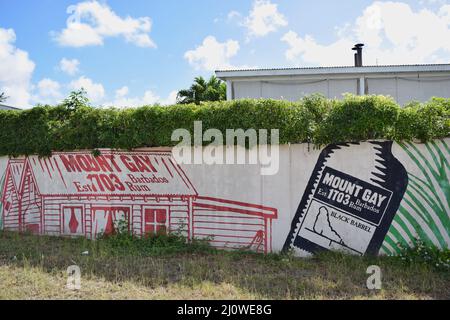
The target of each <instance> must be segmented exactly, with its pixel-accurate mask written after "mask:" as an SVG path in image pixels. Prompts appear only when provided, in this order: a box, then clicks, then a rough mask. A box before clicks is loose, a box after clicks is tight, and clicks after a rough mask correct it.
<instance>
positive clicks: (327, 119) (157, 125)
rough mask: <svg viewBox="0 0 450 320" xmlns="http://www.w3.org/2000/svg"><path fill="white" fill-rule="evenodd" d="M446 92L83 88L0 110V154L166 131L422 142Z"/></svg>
mask: <svg viewBox="0 0 450 320" xmlns="http://www.w3.org/2000/svg"><path fill="white" fill-rule="evenodd" d="M449 106H450V99H442V98H434V99H432V100H430V101H429V102H427V103H422V104H421V103H411V104H410V105H408V106H406V107H405V108H401V107H400V106H399V105H398V104H396V103H395V102H394V101H393V100H392V99H390V98H387V97H384V96H351V95H348V96H346V97H345V99H343V100H328V99H325V98H324V97H322V96H320V95H312V96H309V97H305V98H303V99H302V100H300V101H298V102H288V101H279V100H270V99H259V100H254V99H243V100H235V101H216V102H203V103H201V104H199V105H197V104H178V105H174V106H168V107H162V106H158V105H155V106H144V107H140V108H136V109H115V108H107V109H100V108H93V107H91V106H89V105H87V100H86V99H85V97H84V94H83V93H82V92H76V93H73V94H72V95H71V96H70V97H69V98H68V99H66V100H65V101H64V102H63V103H62V104H61V105H59V106H56V107H52V106H38V107H35V108H33V109H30V110H24V111H0V128H2V130H0V155H13V156H16V155H29V154H39V155H43V156H45V155H49V154H50V152H51V151H67V150H77V149H94V150H95V149H98V148H113V149H133V148H138V147H160V146H173V145H176V144H177V143H178V142H177V141H171V135H172V132H173V130H175V129H179V128H185V129H187V130H189V131H190V132H191V133H192V134H193V129H194V121H196V120H201V121H202V122H203V130H204V131H205V130H207V129H210V128H216V129H219V130H221V131H222V133H223V134H225V130H226V129H244V130H247V129H255V130H258V129H268V130H270V129H279V130H280V131H279V133H280V143H302V142H308V143H314V144H317V145H325V144H329V143H339V142H349V141H362V140H368V139H392V140H397V141H402V140H405V141H412V140H416V139H418V140H422V141H428V140H431V139H436V138H443V137H447V136H449V132H450V117H449V113H450V107H449Z"/></svg>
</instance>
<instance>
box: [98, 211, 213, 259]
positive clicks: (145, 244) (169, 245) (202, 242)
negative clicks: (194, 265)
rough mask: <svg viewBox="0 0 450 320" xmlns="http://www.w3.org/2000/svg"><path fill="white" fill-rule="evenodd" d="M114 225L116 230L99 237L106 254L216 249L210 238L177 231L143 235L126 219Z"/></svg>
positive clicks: (185, 251) (150, 254)
mask: <svg viewBox="0 0 450 320" xmlns="http://www.w3.org/2000/svg"><path fill="white" fill-rule="evenodd" d="M114 227H115V232H114V233H113V234H110V235H99V236H98V237H97V240H98V241H97V246H98V249H100V250H101V251H102V252H103V253H105V254H109V255H111V254H112V255H121V256H123V255H137V256H152V255H161V254H173V253H192V252H198V253H200V252H201V253H206V252H208V253H212V252H215V249H214V248H213V247H211V246H210V245H209V243H208V239H193V240H191V241H189V240H188V239H187V238H186V237H185V236H183V235H182V234H181V233H180V232H176V231H175V232H173V233H171V234H169V235H167V234H165V233H162V232H161V233H159V234H155V235H146V236H144V237H141V236H137V235H135V234H133V233H132V232H131V231H130V230H129V223H128V221H127V220H125V219H124V220H119V221H117V222H116V223H115V226H114Z"/></svg>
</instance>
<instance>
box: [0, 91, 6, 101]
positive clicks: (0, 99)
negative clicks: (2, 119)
mask: <svg viewBox="0 0 450 320" xmlns="http://www.w3.org/2000/svg"><path fill="white" fill-rule="evenodd" d="M6 99H8V97H7V96H6V94H5V93H4V92H2V93H0V103H1V102H4V101H6Z"/></svg>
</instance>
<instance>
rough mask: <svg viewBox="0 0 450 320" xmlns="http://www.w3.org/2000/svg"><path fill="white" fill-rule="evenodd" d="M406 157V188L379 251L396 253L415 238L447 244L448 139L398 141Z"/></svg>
mask: <svg viewBox="0 0 450 320" xmlns="http://www.w3.org/2000/svg"><path fill="white" fill-rule="evenodd" d="M398 146H399V148H400V149H401V150H402V152H404V153H405V154H406V155H407V156H408V159H410V164H411V170H409V171H408V179H409V183H408V188H407V190H406V192H405V195H404V197H403V201H402V203H401V205H400V208H399V210H398V212H397V214H396V215H395V217H394V220H393V222H392V225H391V227H390V229H389V232H388V234H387V236H386V237H385V239H384V243H383V245H382V247H381V252H382V253H385V254H397V253H399V251H400V247H399V245H400V246H403V247H405V246H408V245H410V244H411V243H414V242H415V241H416V240H420V241H422V242H423V243H425V244H428V245H432V246H435V247H437V248H441V249H444V248H449V247H450V165H449V159H450V147H449V139H445V140H435V141H431V142H429V143H426V144H420V145H418V144H413V143H401V144H399V145H398Z"/></svg>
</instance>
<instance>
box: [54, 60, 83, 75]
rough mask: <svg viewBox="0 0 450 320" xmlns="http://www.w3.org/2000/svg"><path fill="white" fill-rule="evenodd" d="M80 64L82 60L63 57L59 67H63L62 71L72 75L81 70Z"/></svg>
mask: <svg viewBox="0 0 450 320" xmlns="http://www.w3.org/2000/svg"><path fill="white" fill-rule="evenodd" d="M79 65H80V61H78V60H77V59H71V60H69V59H66V58H62V59H61V61H60V62H59V68H60V69H61V71H63V72H65V73H67V74H68V75H70V76H73V75H75V74H76V73H77V72H78V71H79V70H78V66H79Z"/></svg>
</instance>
